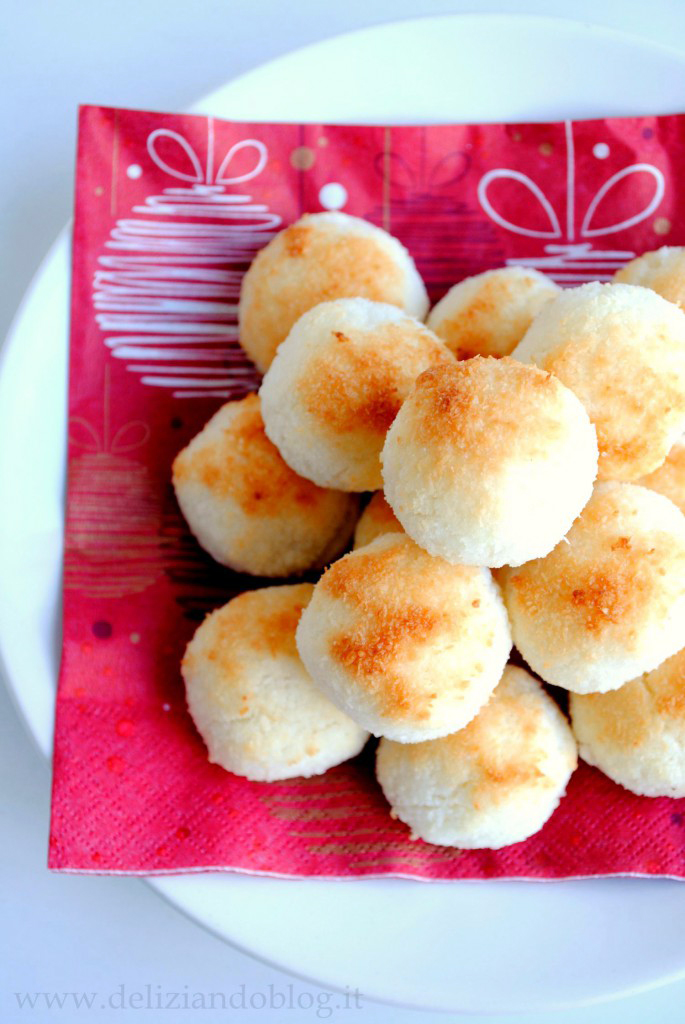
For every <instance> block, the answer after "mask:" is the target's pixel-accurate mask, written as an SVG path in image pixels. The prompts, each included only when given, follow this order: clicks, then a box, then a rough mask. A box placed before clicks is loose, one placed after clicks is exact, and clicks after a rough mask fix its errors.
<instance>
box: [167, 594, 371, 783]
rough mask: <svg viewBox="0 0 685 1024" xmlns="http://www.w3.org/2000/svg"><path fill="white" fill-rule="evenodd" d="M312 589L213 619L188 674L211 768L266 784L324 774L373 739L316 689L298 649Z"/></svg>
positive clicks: (189, 657) (189, 656)
mask: <svg viewBox="0 0 685 1024" xmlns="http://www.w3.org/2000/svg"><path fill="white" fill-rule="evenodd" d="M312 590H313V587H312V585H311V584H309V583H300V584H296V585H294V586H287V587H267V588H265V589H264V590H252V591H248V592H247V593H244V594H240V596H239V597H235V598H233V600H232V601H229V603H228V604H227V605H224V607H223V608H219V609H218V610H217V611H215V612H212V613H211V615H208V616H207V618H206V619H205V620H204V622H203V623H202V625H201V626H200V627H199V628H198V630H197V632H196V633H195V636H194V637H193V639H192V640H191V641H190V643H189V644H188V647H187V648H186V652H185V656H184V658H183V663H182V666H181V669H182V673H183V679H184V681H185V685H186V698H187V701H188V708H189V710H190V714H191V715H192V717H193V721H194V722H195V725H196V726H197V729H198V732H199V733H200V735H201V736H202V738H203V740H204V741H205V743H206V745H207V749H208V751H209V760H210V761H212V762H213V763H215V764H219V765H221V767H222V768H225V769H226V770H227V771H229V772H233V773H234V774H235V775H243V776H245V778H247V779H252V780H253V781H261V782H272V781H275V780H276V779H290V778H294V777H295V776H310V775H320V774H321V773H322V772H325V771H327V770H328V768H331V767H333V765H336V764H340V763H341V762H342V761H346V760H347V759H348V758H350V757H354V756H355V755H356V754H358V753H359V751H360V750H361V749H362V747H363V746H364V744H365V742H366V740H367V739H368V733H366V732H365V731H364V730H363V729H360V728H359V726H358V725H355V723H354V722H352V721H351V720H350V719H349V718H348V717H347V716H346V715H344V714H342V712H341V711H339V710H338V708H336V707H335V706H334V705H333V704H331V702H330V701H329V700H328V698H327V697H325V696H324V695H323V694H322V693H321V692H320V690H319V689H318V687H316V686H315V685H314V683H313V682H312V679H311V677H310V676H309V674H308V673H307V671H306V669H305V667H304V665H303V664H302V662H301V661H300V658H299V657H298V654H297V649H296V647H295V627H296V626H297V622H298V620H299V618H300V615H301V613H302V609H303V608H304V607H305V605H306V604H307V602H308V601H309V599H310V597H311V593H312Z"/></svg>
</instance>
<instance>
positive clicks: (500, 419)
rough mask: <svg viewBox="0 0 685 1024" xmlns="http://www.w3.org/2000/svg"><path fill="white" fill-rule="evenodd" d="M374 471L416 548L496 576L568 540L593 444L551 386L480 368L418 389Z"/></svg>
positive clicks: (512, 364) (506, 362) (590, 470)
mask: <svg viewBox="0 0 685 1024" xmlns="http://www.w3.org/2000/svg"><path fill="white" fill-rule="evenodd" d="M382 461H383V484H384V488H385V495H386V498H387V500H388V503H389V504H390V506H391V507H392V509H393V511H394V513H395V515H396V516H397V518H398V520H399V521H400V523H401V524H402V526H403V527H404V529H405V530H406V532H407V533H408V534H409V536H410V537H413V539H414V540H415V541H416V542H417V544H420V545H421V546H422V547H424V548H425V549H426V550H427V551H429V552H430V553H431V554H433V555H441V556H442V557H443V558H447V559H449V561H452V562H456V563H461V564H464V565H487V566H490V567H493V568H495V567H499V566H502V565H505V564H506V565H519V564H520V563H522V562H526V561H528V560H529V559H531V558H535V557H538V556H541V555H545V554H547V553H548V552H549V551H551V549H552V548H553V547H554V545H555V544H556V543H557V542H558V541H559V540H560V539H561V538H562V537H563V536H564V534H565V533H566V531H567V530H568V529H569V527H570V526H571V523H572V522H573V520H574V519H575V518H576V516H577V515H578V514H579V513H580V511H581V509H582V508H583V506H584V505H585V503H586V502H587V501H588V499H589V497H590V495H591V493H592V484H593V481H594V479H595V476H596V473H597V440H596V436H595V430H594V427H593V426H592V424H591V423H590V420H589V419H588V415H587V413H586V412H585V409H584V408H583V406H582V405H581V403H580V402H579V400H578V399H577V398H576V396H575V395H574V394H573V393H572V392H571V391H569V389H568V388H566V387H564V385H563V384H561V383H560V381H558V380H557V379H556V378H555V377H553V376H552V375H551V374H549V373H545V372H543V371H542V370H538V369H537V368H536V367H532V366H524V365H523V364H522V363H519V362H516V361H515V360H513V359H510V358H507V357H504V358H503V359H492V358H488V359H484V358H483V357H481V356H477V357H476V358H475V359H469V360H467V361H465V362H461V363H453V364H452V365H451V366H441V367H438V368H435V369H431V370H428V371H427V372H426V373H424V374H422V375H421V377H419V379H418V380H417V382H416V385H415V387H414V389H413V391H412V393H411V394H410V396H409V397H408V398H407V400H406V402H405V403H404V404H403V406H402V408H401V409H400V412H399V413H398V415H397V417H396V419H395V421H394V423H393V425H392V427H391V428H390V431H389V432H388V436H387V439H386V442H385V446H384V448H383V454H382Z"/></svg>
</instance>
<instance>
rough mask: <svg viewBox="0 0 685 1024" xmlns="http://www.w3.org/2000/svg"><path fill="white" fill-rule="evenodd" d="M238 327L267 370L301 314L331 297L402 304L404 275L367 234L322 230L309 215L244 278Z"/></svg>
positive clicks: (287, 231)
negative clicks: (359, 298)
mask: <svg viewBox="0 0 685 1024" xmlns="http://www.w3.org/2000/svg"><path fill="white" fill-rule="evenodd" d="M243 289H244V291H243V294H244V299H245V301H244V302H243V300H242V298H241V311H240V329H241V338H243V339H244V340H245V345H246V348H247V350H248V352H249V353H250V354H251V355H252V356H253V358H254V359H255V361H256V362H257V365H258V366H259V368H260V369H261V370H262V371H264V370H266V369H267V368H268V367H269V365H270V364H271V361H272V359H273V357H274V355H275V353H276V349H277V348H278V346H279V345H280V343H281V342H282V341H283V340H284V339H285V338H286V336H287V335H288V333H289V331H290V328H291V327H292V326H293V324H294V323H295V322H296V321H297V320H299V318H300V317H301V316H302V314H303V313H306V312H307V311H308V310H310V309H312V308H313V307H314V306H317V305H318V304H319V303H320V302H327V301H329V300H331V299H343V298H356V297H361V298H366V299H372V300H374V301H376V302H388V303H390V304H391V305H393V306H399V307H403V306H404V304H405V298H406V294H405V292H406V284H405V274H404V272H403V270H402V267H401V265H400V264H398V262H397V260H396V259H393V256H392V253H390V252H388V251H386V250H385V249H384V248H383V247H382V246H381V245H379V244H378V242H377V241H376V240H375V239H374V238H371V237H369V236H368V235H365V234H358V233H354V232H344V231H342V230H341V231H340V232H339V233H338V232H336V234H335V240H334V242H332V239H331V233H330V232H329V231H324V230H321V228H320V227H319V226H317V224H316V221H314V222H313V223H312V224H309V223H308V217H307V216H306V215H305V216H304V217H302V219H301V220H300V221H298V222H297V223H296V224H293V225H291V226H290V227H289V228H286V229H285V231H283V232H281V234H280V235H278V236H277V237H276V238H275V239H273V240H272V241H271V242H270V244H269V245H268V246H267V247H266V248H264V249H262V250H261V251H260V252H259V253H258V254H257V256H256V257H255V260H254V262H253V264H252V266H251V268H250V270H249V271H248V273H247V275H246V276H245V280H244V284H243Z"/></svg>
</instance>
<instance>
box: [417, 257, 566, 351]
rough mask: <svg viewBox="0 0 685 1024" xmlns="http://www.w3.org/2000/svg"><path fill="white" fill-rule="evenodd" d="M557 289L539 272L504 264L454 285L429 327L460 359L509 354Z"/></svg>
mask: <svg viewBox="0 0 685 1024" xmlns="http://www.w3.org/2000/svg"><path fill="white" fill-rule="evenodd" d="M559 290H560V289H559V287H558V285H556V284H555V283H554V281H552V280H551V278H549V277H547V276H546V275H545V274H541V273H540V272H539V271H538V270H532V269H530V268H529V267H501V268H499V269H498V270H486V271H485V273H484V274H476V275H475V277H467V278H466V279H465V280H463V281H460V282H459V284H455V285H454V286H453V287H452V288H450V290H449V291H448V292H447V294H446V295H445V296H444V297H443V298H442V299H441V300H440V302H438V303H437V305H436V306H434V307H433V309H432V310H431V312H430V316H429V317H428V326H429V327H430V328H431V329H432V330H433V331H435V333H436V334H437V335H438V337H440V338H442V340H443V341H444V342H445V344H446V345H447V347H448V348H449V349H450V350H451V351H452V352H454V354H455V355H456V357H457V359H470V358H471V357H472V356H479V355H480V356H508V355H509V354H510V353H511V352H512V350H513V349H514V348H516V346H517V345H518V343H519V341H520V340H521V338H522V337H523V335H524V334H525V333H526V331H527V330H528V328H529V327H530V325H531V323H532V321H533V318H534V317H535V316H537V314H538V313H539V312H540V310H541V309H542V307H543V306H544V305H545V303H546V302H549V300H550V299H553V298H554V296H555V295H557V294H558V292H559Z"/></svg>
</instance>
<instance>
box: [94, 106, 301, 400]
mask: <svg viewBox="0 0 685 1024" xmlns="http://www.w3.org/2000/svg"><path fill="white" fill-rule="evenodd" d="M162 145H163V146H164V147H165V149H164V152H163V153H162V151H161V147H162ZM147 152H148V155H149V156H150V159H151V160H152V162H153V163H154V164H155V165H156V166H157V167H158V168H159V169H160V170H161V171H163V172H164V173H165V174H168V175H170V176H171V177H173V178H176V179H177V180H179V181H182V182H188V183H189V184H188V186H178V185H177V186H174V187H170V188H165V189H163V190H162V193H161V194H160V195H151V196H148V197H147V198H146V199H145V202H144V203H143V204H141V205H138V206H134V207H133V209H132V210H131V215H130V216H128V217H125V218H122V219H120V220H117V222H116V225H115V226H114V227H113V228H112V231H111V232H110V237H109V239H108V240H107V242H106V243H105V246H106V249H107V250H108V252H106V253H103V254H102V255H101V256H100V257H99V259H98V269H97V270H96V272H95V275H94V279H93V305H94V309H95V315H96V321H97V323H98V325H99V327H100V329H101V330H102V331H103V333H105V335H106V337H105V338H104V343H105V345H106V346H107V347H108V348H109V349H111V351H112V355H113V357H114V358H115V359H119V360H122V361H123V362H124V363H125V365H126V368H127V369H128V370H129V371H131V372H132V373H135V374H136V375H137V376H138V379H139V380H140V381H141V382H142V383H143V384H145V385H148V386H150V387H163V388H170V389H171V390H172V393H173V395H174V396H175V397H178V398H190V397H192V398H195V397H206V396H207V395H211V396H214V397H217V398H219V397H221V398H228V397H231V396H232V395H237V394H242V393H244V391H245V390H246V389H247V388H248V387H249V385H250V384H251V383H256V381H257V375H256V371H255V369H254V367H253V366H252V364H251V363H250V361H249V360H248V359H247V357H246V356H245V355H244V353H243V352H242V350H241V349H240V348H239V347H238V345H237V344H236V341H237V338H238V317H237V313H238V299H239V297H240V284H241V281H242V277H243V274H244V272H245V270H246V269H247V266H248V265H249V264H250V262H251V261H252V259H253V258H254V256H255V254H256V252H257V251H258V250H259V249H261V248H262V246H264V245H265V244H266V243H267V242H268V241H269V239H270V238H272V237H273V236H274V234H275V233H276V231H277V230H278V228H279V227H280V225H281V218H280V216H279V215H278V214H276V213H274V212H272V211H270V210H269V208H268V207H267V206H266V205H265V204H264V203H259V202H255V201H254V200H253V198H252V196H250V195H246V194H239V193H227V192H226V187H227V186H229V185H238V184H242V183H243V182H246V181H249V180H251V179H253V178H255V177H257V175H259V174H261V172H262V171H263V170H264V168H265V167H266V164H267V161H268V150H267V147H266V146H265V145H264V143H263V142H261V141H260V140H259V139H243V140H241V141H239V142H236V143H234V144H233V145H232V146H231V147H230V148H229V149H228V151H227V152H226V154H225V155H224V156H223V158H222V159H221V161H220V162H219V165H218V170H217V171H216V174H215V173H214V162H215V156H216V153H215V138H214V122H213V120H212V118H208V119H207V156H206V162H205V168H204V171H203V166H202V161H201V160H200V157H199V155H198V154H197V152H196V151H195V149H194V148H193V146H192V145H191V144H190V143H189V142H188V140H187V139H186V138H184V136H183V135H181V134H180V133H179V132H175V131H171V130H170V129H167V128H157V129H155V130H154V131H152V132H151V133H150V135H149V136H148V139H147ZM250 157H253V160H252V162H251V163H249V164H248V165H247V169H244V168H245V161H246V158H250ZM238 158H240V166H239V167H237V168H236V172H235V173H234V174H231V173H230V168H231V165H233V166H236V165H235V161H236V160H237V159H238ZM136 215H139V216H136ZM217 364H221V365H220V366H218V365H217Z"/></svg>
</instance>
